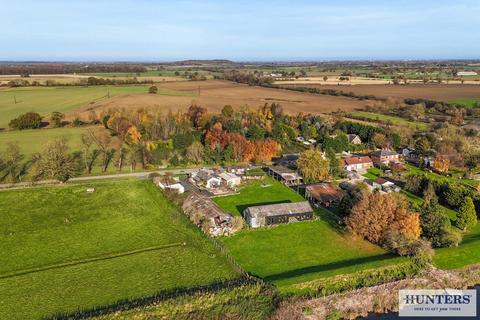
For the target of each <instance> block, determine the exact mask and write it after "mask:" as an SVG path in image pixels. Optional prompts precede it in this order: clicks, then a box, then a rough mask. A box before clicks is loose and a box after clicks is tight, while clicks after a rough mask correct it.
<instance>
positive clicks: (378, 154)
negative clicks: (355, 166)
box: [372, 149, 400, 165]
mask: <svg viewBox="0 0 480 320" xmlns="http://www.w3.org/2000/svg"><path fill="white" fill-rule="evenodd" d="M372 160H373V163H375V164H385V165H388V164H389V163H390V162H400V155H399V154H398V153H397V152H395V151H391V150H385V149H384V150H380V151H375V152H374V153H372Z"/></svg>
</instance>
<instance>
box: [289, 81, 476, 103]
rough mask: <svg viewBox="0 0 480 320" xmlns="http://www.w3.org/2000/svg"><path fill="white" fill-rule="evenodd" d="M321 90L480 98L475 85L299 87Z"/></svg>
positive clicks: (386, 96)
mask: <svg viewBox="0 0 480 320" xmlns="http://www.w3.org/2000/svg"><path fill="white" fill-rule="evenodd" d="M298 86H304V87H315V88H320V89H334V90H342V91H344V92H353V93H355V94H358V95H368V94H373V95H374V96H376V97H379V98H399V99H405V98H423V99H431V100H439V101H448V100H453V99H462V98H480V85H475V84H463V85H462V84H408V85H380V84H379V85H376V84H365V85H352V86H347V85H340V86H338V85H304V84H302V85H298Z"/></svg>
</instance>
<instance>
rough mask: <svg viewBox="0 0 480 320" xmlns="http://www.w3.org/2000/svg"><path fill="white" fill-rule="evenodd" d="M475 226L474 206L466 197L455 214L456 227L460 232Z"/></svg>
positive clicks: (470, 199)
mask: <svg viewBox="0 0 480 320" xmlns="http://www.w3.org/2000/svg"><path fill="white" fill-rule="evenodd" d="M476 224H477V214H476V212H475V205H474V204H473V200H472V198H470V197H466V198H465V199H464V200H463V202H462V204H461V205H460V207H459V208H458V212H457V220H456V225H457V227H458V228H459V229H461V230H467V229H468V228H471V227H474V226H475V225H476Z"/></svg>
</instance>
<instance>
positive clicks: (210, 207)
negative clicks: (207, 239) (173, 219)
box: [182, 192, 234, 236]
mask: <svg viewBox="0 0 480 320" xmlns="http://www.w3.org/2000/svg"><path fill="white" fill-rule="evenodd" d="M182 209H183V212H185V214H186V215H187V216H188V217H189V218H190V220H192V221H193V222H194V223H195V224H197V225H199V226H201V227H202V229H204V231H206V232H208V233H209V234H210V235H212V236H220V235H229V234H232V233H233V232H234V231H233V216H232V215H230V214H229V213H227V212H225V211H223V210H222V209H221V208H220V207H219V206H218V205H217V204H216V203H215V202H213V201H212V199H210V198H209V197H206V196H203V195H201V194H199V193H196V192H192V193H191V194H190V195H189V196H188V197H187V198H186V199H185V201H184V202H183V205H182ZM204 221H208V230H205V228H204V226H203V225H201V224H202V223H204Z"/></svg>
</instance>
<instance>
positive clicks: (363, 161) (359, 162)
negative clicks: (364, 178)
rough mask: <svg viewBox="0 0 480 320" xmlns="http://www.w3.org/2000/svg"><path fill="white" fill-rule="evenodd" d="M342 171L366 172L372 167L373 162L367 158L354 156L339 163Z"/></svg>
mask: <svg viewBox="0 0 480 320" xmlns="http://www.w3.org/2000/svg"><path fill="white" fill-rule="evenodd" d="M341 164H342V167H343V169H345V170H347V171H360V172H362V171H366V170H367V169H368V168H371V167H373V161H372V159H371V158H370V157H369V156H354V157H349V158H345V159H343V161H342V162H341Z"/></svg>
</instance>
